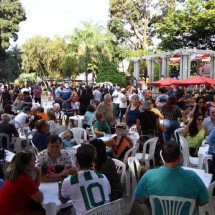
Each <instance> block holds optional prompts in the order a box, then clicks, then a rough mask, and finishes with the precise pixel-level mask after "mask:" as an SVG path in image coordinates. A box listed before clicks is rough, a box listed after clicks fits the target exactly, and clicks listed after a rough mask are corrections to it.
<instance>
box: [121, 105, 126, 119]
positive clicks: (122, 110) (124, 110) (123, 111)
mask: <svg viewBox="0 0 215 215" xmlns="http://www.w3.org/2000/svg"><path fill="white" fill-rule="evenodd" d="M125 112H126V108H120V122H122V119H123V116H124V114H125Z"/></svg>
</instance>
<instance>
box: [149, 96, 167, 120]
mask: <svg viewBox="0 0 215 215" xmlns="http://www.w3.org/2000/svg"><path fill="white" fill-rule="evenodd" d="M148 102H149V104H150V107H151V109H150V111H153V112H154V113H155V114H157V115H158V116H159V118H160V119H164V117H163V114H161V112H160V111H159V110H158V108H157V105H156V103H155V100H154V99H148Z"/></svg>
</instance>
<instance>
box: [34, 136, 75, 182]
mask: <svg viewBox="0 0 215 215" xmlns="http://www.w3.org/2000/svg"><path fill="white" fill-rule="evenodd" d="M61 147H62V146H61V142H60V138H59V137H58V136H57V135H51V136H50V137H49V138H48V141H47V149H45V150H43V151H41V152H40V153H39V154H38V156H37V161H36V166H37V167H39V168H40V169H41V172H42V175H41V181H43V182H54V181H61V180H63V179H64V178H66V177H67V176H68V175H71V174H75V173H77V170H76V168H75V167H74V165H73V164H72V161H71V157H70V155H69V154H68V152H67V151H66V150H64V149H61Z"/></svg>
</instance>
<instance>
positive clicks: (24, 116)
mask: <svg viewBox="0 0 215 215" xmlns="http://www.w3.org/2000/svg"><path fill="white" fill-rule="evenodd" d="M28 117H29V115H28V114H27V113H24V112H21V113H19V114H18V115H17V116H15V118H14V121H17V122H18V123H19V124H20V126H21V128H22V127H24V126H25V124H26V119H27V118H28Z"/></svg>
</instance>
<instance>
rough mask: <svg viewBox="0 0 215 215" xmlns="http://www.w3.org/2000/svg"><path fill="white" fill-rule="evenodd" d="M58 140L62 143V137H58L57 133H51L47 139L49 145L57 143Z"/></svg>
mask: <svg viewBox="0 0 215 215" xmlns="http://www.w3.org/2000/svg"><path fill="white" fill-rule="evenodd" d="M58 140H59V142H60V143H61V141H60V137H58V135H56V134H52V135H50V136H49V137H48V139H47V145H48V144H54V143H56V142H57V141H58Z"/></svg>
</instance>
